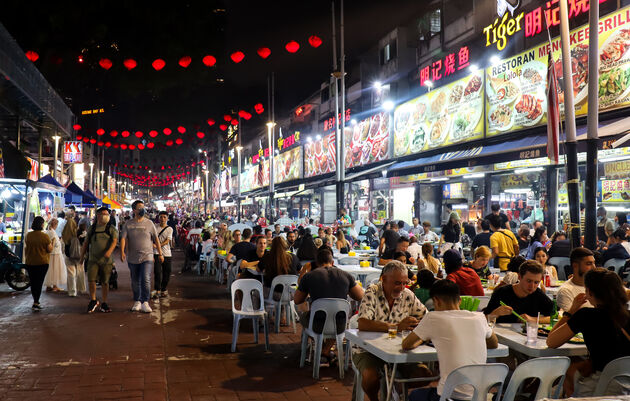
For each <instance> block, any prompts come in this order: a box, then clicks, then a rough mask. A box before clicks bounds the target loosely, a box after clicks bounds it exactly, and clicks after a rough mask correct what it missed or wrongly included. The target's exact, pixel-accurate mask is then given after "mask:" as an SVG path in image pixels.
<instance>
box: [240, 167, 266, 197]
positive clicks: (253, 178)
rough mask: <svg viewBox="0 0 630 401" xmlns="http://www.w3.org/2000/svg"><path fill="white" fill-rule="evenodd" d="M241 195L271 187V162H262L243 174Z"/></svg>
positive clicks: (245, 170)
mask: <svg viewBox="0 0 630 401" xmlns="http://www.w3.org/2000/svg"><path fill="white" fill-rule="evenodd" d="M240 185H241V193H243V192H248V191H253V190H254V189H258V188H262V187H265V186H268V185H269V160H268V159H265V160H262V161H261V162H260V163H258V164H254V165H252V166H250V167H249V168H246V169H244V170H243V171H242V172H241V184H240Z"/></svg>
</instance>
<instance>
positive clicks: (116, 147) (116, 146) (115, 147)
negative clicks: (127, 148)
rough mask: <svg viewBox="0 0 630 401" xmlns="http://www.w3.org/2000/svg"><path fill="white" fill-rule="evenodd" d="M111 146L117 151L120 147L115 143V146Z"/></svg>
mask: <svg viewBox="0 0 630 401" xmlns="http://www.w3.org/2000/svg"><path fill="white" fill-rule="evenodd" d="M112 146H113V147H114V149H118V147H119V146H120V145H118V144H117V143H115V144H113V145H112Z"/></svg>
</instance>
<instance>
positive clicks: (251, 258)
mask: <svg viewBox="0 0 630 401" xmlns="http://www.w3.org/2000/svg"><path fill="white" fill-rule="evenodd" d="M267 254H269V251H267V250H265V253H264V254H263V256H262V257H259V256H258V253H257V252H256V246H254V248H253V249H252V250H250V251H249V252H247V254H245V257H244V258H243V259H245V260H246V261H248V262H256V261H258V264H259V265H260V261H261V260H262V259H263V258H264V257H265V256H267ZM241 277H242V278H253V279H256V280H258V281H262V276H261V275H260V274H254V272H252V271H251V270H250V269H247V268H244V267H241Z"/></svg>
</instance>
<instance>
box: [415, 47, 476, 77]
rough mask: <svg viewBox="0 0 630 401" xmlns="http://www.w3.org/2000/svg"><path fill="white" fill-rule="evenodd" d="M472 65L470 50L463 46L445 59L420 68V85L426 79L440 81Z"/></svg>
mask: <svg viewBox="0 0 630 401" xmlns="http://www.w3.org/2000/svg"><path fill="white" fill-rule="evenodd" d="M469 65H470V50H469V49H468V46H462V47H461V48H460V49H459V50H458V51H457V52H454V53H449V54H447V55H446V57H444V58H443V59H440V60H436V61H434V62H433V63H432V64H430V65H427V66H424V67H423V68H420V85H424V83H425V81H433V82H436V81H439V80H440V79H442V78H445V77H448V76H449V75H451V74H454V73H455V72H456V71H459V70H461V69H462V68H466V67H468V66H469Z"/></svg>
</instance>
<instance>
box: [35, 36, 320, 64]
mask: <svg viewBox="0 0 630 401" xmlns="http://www.w3.org/2000/svg"><path fill="white" fill-rule="evenodd" d="M308 43H309V45H310V46H311V47H312V48H318V47H319V46H321V45H322V43H323V41H322V39H321V38H320V37H319V36H316V35H311V36H310V37H309V38H308ZM284 48H285V50H286V51H287V52H289V53H292V54H294V53H297V52H298V50H299V49H300V44H299V43H298V42H297V41H295V40H291V41H289V42H287V43H286V44H285V46H284ZM256 53H257V54H258V56H259V57H260V58H261V59H263V60H266V59H267V58H269V56H271V49H270V48H268V47H260V48H259V49H258V50H257V51H256ZM25 55H26V58H27V59H29V60H30V61H31V62H33V63H34V62H36V61H37V60H38V59H39V54H38V53H37V52H36V51H34V50H28V51H26V52H25ZM230 59H231V60H232V62H233V63H235V64H238V63H240V62H242V61H243V60H244V59H245V53H243V52H242V51H240V50H237V51H234V52H233V53H231V54H230ZM77 60H78V62H79V63H83V62H85V57H84V55H83V54H80V55H79V57H78V58H77ZM58 61H59V62H60V61H61V59H60V58H58ZM201 62H202V63H203V64H204V65H205V66H206V67H213V66H215V65H216V63H217V59H216V57H215V56H213V55H210V54H207V55H205V56H204V57H203V58H202V59H201ZM122 64H123V66H124V67H125V68H126V69H127V70H128V71H131V70H133V69H134V68H136V67H137V66H138V62H137V61H136V60H135V59H133V58H127V59H125V60H123V62H122ZM177 64H178V65H179V66H180V67H182V68H188V67H189V66H190V65H191V64H192V57H190V56H183V57H181V58H180V59H179V60H178V62H177ZM98 65H100V66H101V68H103V69H104V70H106V71H108V70H109V69H111V68H112V67H113V66H114V62H113V61H112V60H111V59H109V58H106V57H103V58H101V59H99V61H98ZM151 67H153V69H154V70H155V71H161V70H163V69H164V67H166V61H164V59H161V58H157V59H155V60H153V62H151Z"/></svg>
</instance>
